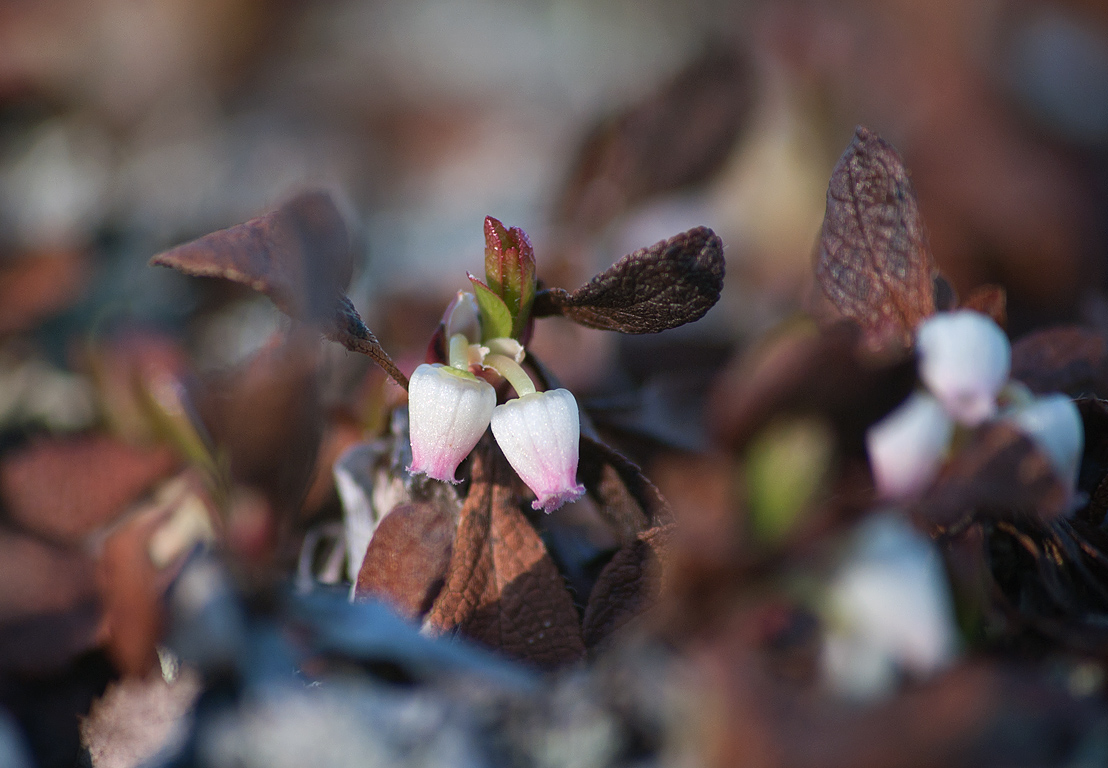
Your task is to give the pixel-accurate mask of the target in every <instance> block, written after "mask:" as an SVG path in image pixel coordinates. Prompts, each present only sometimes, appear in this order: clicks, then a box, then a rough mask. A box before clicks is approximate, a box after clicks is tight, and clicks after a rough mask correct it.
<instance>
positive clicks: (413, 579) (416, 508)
mask: <svg viewBox="0 0 1108 768" xmlns="http://www.w3.org/2000/svg"><path fill="white" fill-rule="evenodd" d="M455 525H456V522H455V520H454V517H453V516H452V515H451V514H450V512H449V510H447V509H444V508H443V507H442V506H439V505H435V504H430V503H419V502H416V503H413V504H401V505H399V506H397V507H394V508H393V509H392V511H390V512H389V513H388V514H387V515H385V516H384V517H383V518H382V519H381V522H380V523H378V525H377V529H376V530H375V531H374V533H373V538H372V539H370V542H369V549H368V550H366V553H365V559H364V560H363V561H362V568H361V570H360V571H359V572H358V582H357V584H356V585H355V589H354V594H355V597H357V598H360V599H365V598H372V597H376V598H380V599H383V600H386V601H388V602H389V603H390V604H391V605H392V606H393V607H394V608H395V609H396V610H397V611H398V612H399V613H400V614H401V615H403V616H406V617H408V618H410V619H418V618H419V617H420V616H422V615H423V614H425V613H426V612H427V611H428V610H429V609H430V608H431V605H432V603H433V602H434V600H435V598H436V597H438V594H439V592H440V591H441V590H442V587H443V584H444V582H445V579H446V575H447V570H448V569H449V567H450V563H451V551H452V549H453V545H454V528H455Z"/></svg>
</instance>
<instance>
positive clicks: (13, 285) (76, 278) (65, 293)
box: [0, 251, 89, 333]
mask: <svg viewBox="0 0 1108 768" xmlns="http://www.w3.org/2000/svg"><path fill="white" fill-rule="evenodd" d="M88 272H89V265H88V257H87V254H85V253H82V252H80V251H57V252H52V253H42V254H38V255H34V256H24V257H22V258H19V259H11V260H7V261H5V262H4V264H3V266H2V267H0V333H12V332H13V331H21V330H25V329H28V328H33V327H34V326H35V325H37V324H38V323H39V322H41V321H42V320H43V319H44V318H46V317H49V316H50V315H52V314H54V313H55V312H58V311H59V310H62V309H64V308H65V307H67V306H69V305H70V304H72V303H74V302H75V301H76V300H77V299H78V298H79V296H80V294H81V292H82V291H83V290H85V288H87V286H88V285H89V276H88Z"/></svg>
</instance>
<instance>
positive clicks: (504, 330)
mask: <svg viewBox="0 0 1108 768" xmlns="http://www.w3.org/2000/svg"><path fill="white" fill-rule="evenodd" d="M469 280H470V282H471V283H473V295H474V296H476V297H477V308H478V309H479V310H481V341H485V340H486V339H495V338H499V337H501V336H511V335H512V312H511V310H509V309H508V305H507V304H505V303H504V300H503V299H501V298H500V297H499V296H497V295H496V294H495V293H493V291H492V289H491V288H489V287H488V286H487V285H485V284H484V283H482V282H481V281H480V280H478V279H477V278H476V277H474V276H473V275H469Z"/></svg>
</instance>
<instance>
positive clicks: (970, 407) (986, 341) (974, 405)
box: [916, 310, 1012, 426]
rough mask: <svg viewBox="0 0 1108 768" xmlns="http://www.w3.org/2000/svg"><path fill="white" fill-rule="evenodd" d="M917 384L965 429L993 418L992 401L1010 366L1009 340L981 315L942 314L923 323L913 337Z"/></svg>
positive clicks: (966, 311) (989, 319)
mask: <svg viewBox="0 0 1108 768" xmlns="http://www.w3.org/2000/svg"><path fill="white" fill-rule="evenodd" d="M916 351H917V353H918V355H919V374H920V378H921V379H923V382H924V383H925V384H926V385H927V388H928V389H930V390H931V393H932V394H933V395H935V397H937V398H939V401H940V402H941V403H942V404H943V407H944V408H946V410H947V413H949V414H950V415H951V416H952V417H954V418H955V419H956V420H957V421H959V422H961V423H963V424H966V425H967V426H976V425H978V424H980V423H982V422H983V421H985V420H986V419H989V418H991V417H993V416H995V415H996V411H997V404H996V395H997V392H999V391H1000V388H1001V387H1003V386H1004V382H1005V381H1007V380H1008V373H1009V370H1010V369H1011V364H1012V349H1011V346H1010V345H1009V343H1008V337H1007V336H1005V335H1004V331H1002V330H1001V329H1000V326H998V325H997V324H996V323H994V322H993V321H992V319H991V318H989V317H986V316H985V315H983V314H981V313H980V312H973V311H971V310H961V311H958V312H941V313H939V314H936V315H933V316H932V317H930V318H928V319H927V320H925V321H924V322H923V323H922V324H921V325H920V327H919V332H918V334H917V337H916Z"/></svg>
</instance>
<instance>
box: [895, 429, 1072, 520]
mask: <svg viewBox="0 0 1108 768" xmlns="http://www.w3.org/2000/svg"><path fill="white" fill-rule="evenodd" d="M1067 498H1068V495H1067V493H1066V489H1065V488H1064V486H1063V485H1062V482H1061V480H1059V478H1058V476H1057V474H1056V473H1055V471H1054V468H1053V466H1052V465H1051V462H1050V459H1048V458H1047V457H1046V455H1045V454H1044V453H1043V452H1042V451H1041V450H1039V448H1038V447H1037V446H1036V445H1035V443H1034V442H1032V440H1031V438H1029V437H1028V436H1027V435H1025V434H1024V433H1023V432H1021V431H1020V430H1019V429H1017V428H1016V427H1015V426H1014V425H1012V424H1009V423H1007V422H1003V421H994V422H990V423H987V424H985V425H983V426H981V427H979V428H977V429H976V430H974V432H973V433H972V434H971V435H970V438H969V439H968V440H967V441H966V442H965V444H964V445H962V447H961V449H960V450H959V451H958V452H957V453H956V454H955V455H954V456H953V457H952V458H951V459H950V460H949V461H947V463H946V464H945V465H944V467H943V469H942V471H941V472H940V473H939V477H938V479H937V480H936V481H935V483H934V485H933V486H932V487H931V490H929V491H928V492H927V494H926V496H925V498H923V499H922V500H920V501H919V502H918V503H917V505H916V507H915V509H914V510H913V515H914V517H915V518H916V520H917V521H918V522H919V523H920V525H921V526H923V527H924V528H926V529H929V530H931V531H932V532H933V533H945V532H948V531H958V530H961V529H962V528H964V527H965V526H966V525H969V524H970V523H972V522H974V521H976V520H978V519H995V518H999V519H1014V518H1020V517H1023V518H1031V519H1035V520H1040V521H1044V522H1045V521H1050V520H1054V519H1056V518H1058V517H1059V516H1060V515H1062V514H1063V513H1064V512H1065V511H1066V502H1067Z"/></svg>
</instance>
